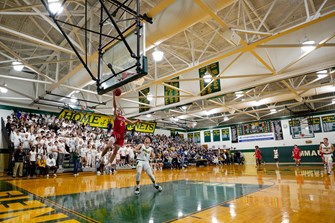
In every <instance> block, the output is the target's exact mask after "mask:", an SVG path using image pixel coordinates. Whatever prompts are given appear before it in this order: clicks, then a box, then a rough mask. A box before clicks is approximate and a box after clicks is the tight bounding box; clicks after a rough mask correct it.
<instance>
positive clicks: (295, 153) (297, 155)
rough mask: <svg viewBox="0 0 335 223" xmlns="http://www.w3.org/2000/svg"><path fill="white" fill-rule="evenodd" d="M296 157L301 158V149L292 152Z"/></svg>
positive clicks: (294, 149)
mask: <svg viewBox="0 0 335 223" xmlns="http://www.w3.org/2000/svg"><path fill="white" fill-rule="evenodd" d="M292 153H293V156H294V157H300V149H299V148H293V150H292Z"/></svg>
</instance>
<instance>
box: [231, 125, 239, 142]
mask: <svg viewBox="0 0 335 223" xmlns="http://www.w3.org/2000/svg"><path fill="white" fill-rule="evenodd" d="M230 129H231V142H232V143H238V132H237V125H233V126H231V127H230Z"/></svg>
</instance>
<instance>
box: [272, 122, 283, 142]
mask: <svg viewBox="0 0 335 223" xmlns="http://www.w3.org/2000/svg"><path fill="white" fill-rule="evenodd" d="M272 125H273V130H274V133H275V139H276V140H283V139H284V135H283V128H282V126H281V121H280V120H276V121H272Z"/></svg>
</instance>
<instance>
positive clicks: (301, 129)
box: [290, 116, 314, 139]
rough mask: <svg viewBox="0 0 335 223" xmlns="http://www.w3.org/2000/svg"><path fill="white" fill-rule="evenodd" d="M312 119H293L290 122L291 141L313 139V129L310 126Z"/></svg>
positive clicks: (307, 117)
mask: <svg viewBox="0 0 335 223" xmlns="http://www.w3.org/2000/svg"><path fill="white" fill-rule="evenodd" d="M311 118H312V117H310V116H306V117H295V118H292V119H291V121H290V128H291V133H292V138H293V139H303V138H313V137H314V128H313V126H312V125H311V122H310V119H311Z"/></svg>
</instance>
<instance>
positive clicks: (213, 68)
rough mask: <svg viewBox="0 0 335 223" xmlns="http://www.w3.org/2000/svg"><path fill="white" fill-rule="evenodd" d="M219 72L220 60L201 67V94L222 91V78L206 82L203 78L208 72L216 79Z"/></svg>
mask: <svg viewBox="0 0 335 223" xmlns="http://www.w3.org/2000/svg"><path fill="white" fill-rule="evenodd" d="M219 73H220V70H219V62H216V63H212V64H210V65H208V66H206V67H202V68H200V69H199V77H200V91H201V96H204V95H207V94H211V93H214V92H218V91H221V85H220V79H216V80H215V81H212V80H211V81H210V82H209V83H205V81H204V79H203V77H204V76H205V75H206V74H210V75H211V76H212V79H214V77H216V76H218V75H219ZM207 85H208V86H207Z"/></svg>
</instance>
